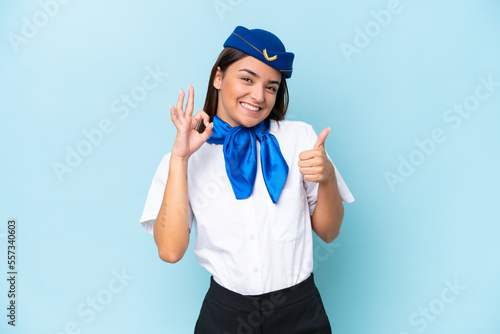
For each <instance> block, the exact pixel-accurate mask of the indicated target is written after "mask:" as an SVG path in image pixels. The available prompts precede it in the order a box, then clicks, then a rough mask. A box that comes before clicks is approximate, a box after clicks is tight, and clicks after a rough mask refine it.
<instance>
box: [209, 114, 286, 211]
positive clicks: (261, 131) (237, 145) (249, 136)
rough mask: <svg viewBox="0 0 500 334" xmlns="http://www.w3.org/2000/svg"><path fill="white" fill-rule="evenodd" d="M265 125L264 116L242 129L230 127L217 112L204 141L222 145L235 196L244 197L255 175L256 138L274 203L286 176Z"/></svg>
mask: <svg viewBox="0 0 500 334" xmlns="http://www.w3.org/2000/svg"><path fill="white" fill-rule="evenodd" d="M269 127H270V122H269V120H268V119H265V120H263V121H262V122H260V123H259V124H257V125H255V126H253V127H251V128H245V127H242V126H235V127H231V126H230V125H229V124H227V123H226V122H224V121H223V120H222V119H220V118H219V117H217V115H216V116H214V128H213V129H214V132H213V134H212V135H211V136H210V138H208V140H207V142H208V143H212V144H222V145H223V148H222V150H223V152H224V162H225V165H226V173H227V176H228V178H229V182H230V183H231V187H232V188H233V192H234V195H235V197H236V199H245V198H248V197H250V195H251V194H252V192H253V187H254V184H255V177H256V175H257V144H256V140H258V141H259V142H260V161H261V166H262V176H263V178H264V182H265V184H266V188H267V191H268V193H269V196H270V197H271V200H272V201H273V203H274V204H276V203H277V202H278V198H279V196H280V194H281V190H282V189H283V186H284V185H285V181H286V178H287V175H288V164H287V163H286V161H285V158H283V155H282V154H281V149H280V145H279V143H278V140H277V139H276V137H275V136H274V135H273V134H271V133H269Z"/></svg>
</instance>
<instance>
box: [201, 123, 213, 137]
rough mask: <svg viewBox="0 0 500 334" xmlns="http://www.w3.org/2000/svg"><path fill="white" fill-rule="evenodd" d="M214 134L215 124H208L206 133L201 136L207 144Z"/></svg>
mask: <svg viewBox="0 0 500 334" xmlns="http://www.w3.org/2000/svg"><path fill="white" fill-rule="evenodd" d="M212 133H214V122H211V123H208V125H207V127H206V128H205V131H203V132H202V133H200V135H201V138H202V139H203V141H204V142H206V141H207V140H208V138H210V136H211V135H212Z"/></svg>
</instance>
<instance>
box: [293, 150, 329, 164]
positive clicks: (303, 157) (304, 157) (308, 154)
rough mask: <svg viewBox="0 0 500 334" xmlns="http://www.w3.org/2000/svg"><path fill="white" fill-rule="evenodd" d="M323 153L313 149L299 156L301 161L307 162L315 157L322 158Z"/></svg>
mask: <svg viewBox="0 0 500 334" xmlns="http://www.w3.org/2000/svg"><path fill="white" fill-rule="evenodd" d="M322 154H323V153H322V152H321V151H320V150H317V149H312V150H307V151H304V152H302V153H300V154H299V160H301V161H305V160H309V159H313V158H315V157H319V156H321V155H322Z"/></svg>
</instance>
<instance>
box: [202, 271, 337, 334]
mask: <svg viewBox="0 0 500 334" xmlns="http://www.w3.org/2000/svg"><path fill="white" fill-rule="evenodd" d="M194 333H195V334H271V333H272V334H313V333H314V334H331V333H332V330H331V327H330V322H329V321H328V316H327V315H326V312H325V308H324V307H323V302H322V300H321V297H320V295H319V292H318V289H317V288H316V285H315V284H314V277H313V274H311V276H309V278H307V279H306V280H305V281H303V282H301V283H299V284H297V285H294V286H292V287H289V288H286V289H282V290H278V291H274V292H269V293H265V294H262V295H256V296H245V295H241V294H239V293H236V292H233V291H231V290H228V289H226V288H224V287H222V286H220V285H219V284H217V282H215V281H214V279H213V277H212V278H211V279H210V288H209V289H208V292H207V295H206V296H205V299H204V300H203V304H202V306H201V311H200V316H199V318H198V321H197V322H196V327H195V330H194Z"/></svg>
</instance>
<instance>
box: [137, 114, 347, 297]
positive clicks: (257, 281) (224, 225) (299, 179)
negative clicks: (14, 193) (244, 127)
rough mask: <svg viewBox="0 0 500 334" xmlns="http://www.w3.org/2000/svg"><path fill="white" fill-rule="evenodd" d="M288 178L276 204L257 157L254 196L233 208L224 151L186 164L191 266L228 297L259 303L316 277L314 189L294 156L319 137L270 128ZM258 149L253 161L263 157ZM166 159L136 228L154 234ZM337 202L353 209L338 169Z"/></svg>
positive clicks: (283, 125)
mask: <svg viewBox="0 0 500 334" xmlns="http://www.w3.org/2000/svg"><path fill="white" fill-rule="evenodd" d="M269 132H270V133H272V134H273V135H274V136H276V139H277V140H278V142H279V144H280V148H281V152H282V154H283V157H284V158H285V160H286V162H287V163H288V167H289V172H288V177H287V180H286V182H285V186H284V188H283V191H282V193H281V195H280V197H279V200H278V203H277V204H273V202H272V201H271V198H270V197H269V194H268V192H267V188H266V185H265V183H264V179H263V177H262V170H261V167H260V156H259V155H257V177H256V181H255V186H254V190H253V193H252V195H251V196H250V197H249V198H247V199H243V200H237V199H236V198H235V196H234V193H233V189H232V188H231V184H230V183H229V179H228V177H227V175H226V170H225V164H224V155H223V152H222V145H216V144H209V143H205V144H203V145H202V146H201V148H200V149H199V150H198V151H197V152H195V153H194V154H193V155H192V156H191V157H190V159H189V163H188V198H189V217H190V219H189V227H190V229H191V228H192V227H193V226H194V228H195V230H196V241H195V245H194V253H195V256H196V259H197V260H198V262H199V263H200V265H202V266H203V267H205V268H206V269H207V270H208V271H209V272H210V273H211V274H212V275H213V277H214V280H215V281H216V282H217V283H219V284H220V285H222V286H224V287H225V288H227V289H230V290H232V291H235V292H238V293H240V294H243V295H257V294H262V293H267V292H270V291H275V290H279V289H283V288H287V287H290V286H292V285H295V284H297V283H300V282H302V281H303V280H305V279H306V278H307V277H309V275H310V274H311V272H312V269H313V240H312V227H311V217H310V216H311V215H312V213H313V211H314V208H315V206H316V200H317V192H318V184H317V183H314V182H309V181H305V180H304V178H303V175H302V174H301V173H300V172H299V166H298V162H299V154H300V153H301V152H303V151H306V150H311V149H312V148H313V146H314V144H315V143H316V140H317V135H316V133H315V132H314V129H313V128H312V126H310V125H308V124H306V123H303V122H297V121H279V124H278V122H276V121H271V126H270V129H269ZM259 149H260V145H259V142H258V141H257V153H258V152H260V151H259ZM169 161H170V153H168V154H166V155H165V156H164V157H163V159H162V160H161V162H160V165H159V166H158V168H157V170H156V173H155V175H154V178H153V182H152V184H151V188H150V189H149V193H148V197H147V200H146V204H145V207H144V211H143V213H142V217H141V224H142V226H143V227H144V228H145V229H146V231H147V232H149V233H151V234H153V224H154V221H155V219H156V216H157V215H158V212H159V210H160V206H161V203H162V200H163V194H164V191H165V185H166V180H167V176H168V169H169ZM335 175H336V177H337V183H338V188H339V191H340V196H341V197H342V200H343V201H344V202H347V203H350V202H352V201H354V197H353V196H352V194H351V192H350V191H349V189H348V188H347V186H346V184H345V183H344V180H343V179H342V177H341V176H340V173H339V172H338V171H337V168H335Z"/></svg>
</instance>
